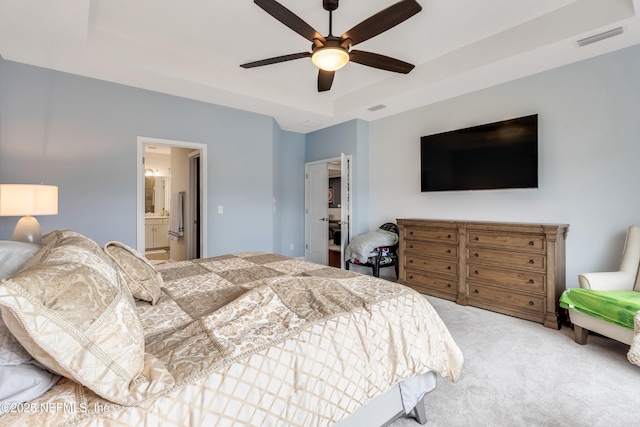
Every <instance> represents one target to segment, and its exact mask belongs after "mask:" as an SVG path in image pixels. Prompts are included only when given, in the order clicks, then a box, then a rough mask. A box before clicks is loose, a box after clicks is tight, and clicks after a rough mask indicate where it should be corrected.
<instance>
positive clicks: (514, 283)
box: [467, 262, 545, 294]
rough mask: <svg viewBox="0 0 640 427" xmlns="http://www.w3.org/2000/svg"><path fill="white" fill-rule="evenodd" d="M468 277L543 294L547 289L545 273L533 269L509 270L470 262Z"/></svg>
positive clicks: (472, 279)
mask: <svg viewBox="0 0 640 427" xmlns="http://www.w3.org/2000/svg"><path fill="white" fill-rule="evenodd" d="M467 279H469V280H470V281H476V280H479V281H482V282H485V283H490V284H493V285H495V286H499V287H503V288H507V289H513V290H517V291H528V292H534V293H540V294H542V293H543V292H544V291H545V275H544V274H542V273H535V272H532V271H523V270H509V269H506V268H502V267H497V266H496V267H493V266H489V265H483V264H475V263H471V262H470V263H469V264H468V265H467Z"/></svg>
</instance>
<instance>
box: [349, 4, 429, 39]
mask: <svg viewBox="0 0 640 427" xmlns="http://www.w3.org/2000/svg"><path fill="white" fill-rule="evenodd" d="M421 10H422V6H420V5H419V4H418V2H417V1H416V0H401V1H399V2H398V3H395V4H393V5H391V6H389V7H388V8H386V9H384V10H381V11H380V12H378V13H376V14H375V15H373V16H371V17H369V18H367V19H365V20H364V21H362V22H361V23H359V24H358V25H356V26H355V27H353V28H352V29H350V30H349V31H347V32H346V33H344V34H343V35H341V36H340V38H341V39H342V40H346V39H351V43H350V44H351V46H353V45H356V44H358V43H362V42H363V41H365V40H369V39H370V38H372V37H375V36H377V35H378V34H380V33H383V32H385V31H387V30H389V29H391V28H393V27H395V26H396V25H398V24H399V23H401V22H403V21H405V20H407V19H409V18H411V17H412V16H413V15H415V14H416V13H418V12H420V11H421Z"/></svg>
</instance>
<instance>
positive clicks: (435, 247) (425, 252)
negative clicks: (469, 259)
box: [402, 241, 458, 260]
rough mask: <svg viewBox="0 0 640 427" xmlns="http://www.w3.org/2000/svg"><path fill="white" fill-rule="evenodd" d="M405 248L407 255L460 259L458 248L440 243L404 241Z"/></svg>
mask: <svg viewBox="0 0 640 427" xmlns="http://www.w3.org/2000/svg"><path fill="white" fill-rule="evenodd" d="M402 244H403V248H404V251H405V253H406V254H419V255H422V256H425V257H432V256H434V257H439V258H451V259H452V260H457V259H458V246H453V245H444V244H438V243H422V242H414V241H408V242H406V241H403V242H402Z"/></svg>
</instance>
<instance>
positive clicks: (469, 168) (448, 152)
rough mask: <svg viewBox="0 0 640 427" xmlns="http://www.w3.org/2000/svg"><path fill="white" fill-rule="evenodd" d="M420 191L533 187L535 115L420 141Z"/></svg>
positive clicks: (535, 141)
mask: <svg viewBox="0 0 640 427" xmlns="http://www.w3.org/2000/svg"><path fill="white" fill-rule="evenodd" d="M420 160H421V165H420V166H421V167H420V180H421V189H422V192H429V191H455V190H490V189H508V188H537V187H538V115H537V114H534V115H531V116H526V117H519V118H516V119H511V120H504V121H500V122H495V123H488V124H485V125H480V126H474V127H470V128H466V129H459V130H454V131H450V132H443V133H438V134H435V135H428V136H423V137H422V138H420Z"/></svg>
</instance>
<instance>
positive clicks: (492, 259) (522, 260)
mask: <svg viewBox="0 0 640 427" xmlns="http://www.w3.org/2000/svg"><path fill="white" fill-rule="evenodd" d="M467 259H468V260H469V261H468V262H469V263H483V264H484V263H487V264H493V265H499V266H502V267H509V268H517V269H528V270H533V271H542V272H543V271H544V270H545V269H546V268H547V262H546V261H547V257H546V256H545V255H544V254H540V253H535V252H534V253H523V252H507V251H500V250H496V249H486V248H482V247H476V248H469V249H467Z"/></svg>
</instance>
